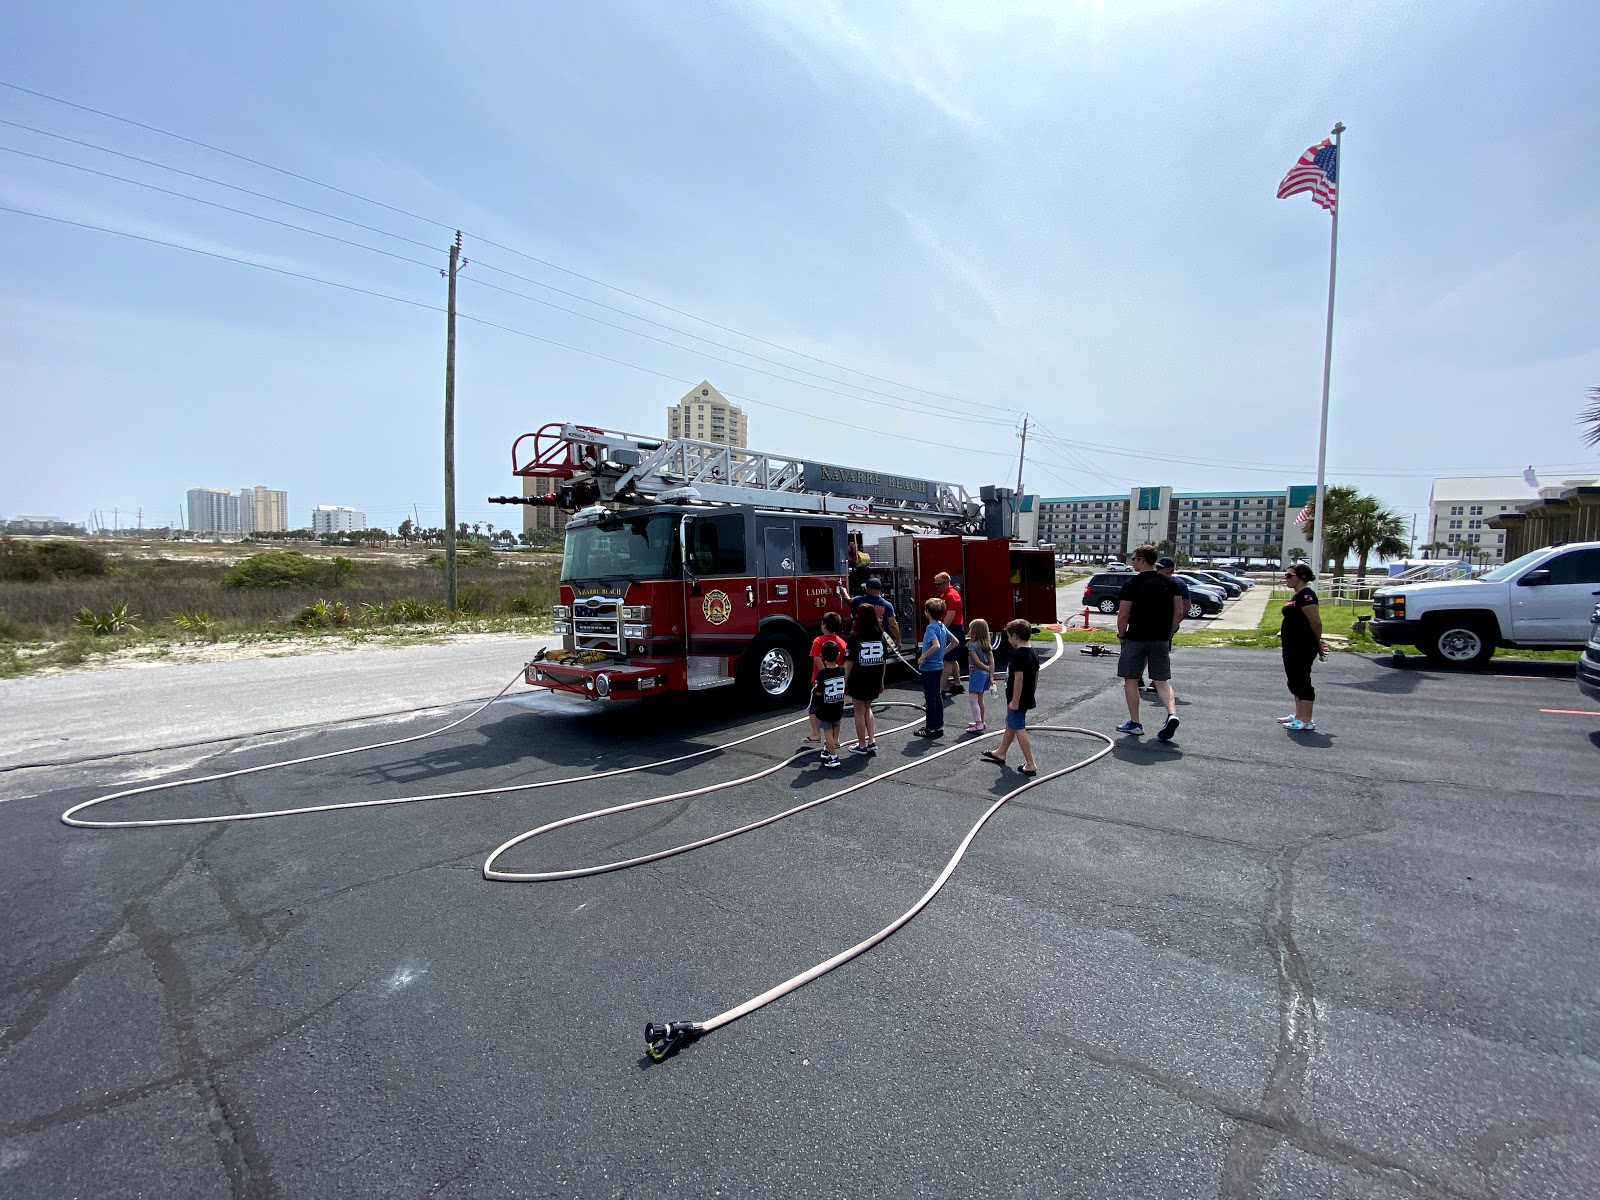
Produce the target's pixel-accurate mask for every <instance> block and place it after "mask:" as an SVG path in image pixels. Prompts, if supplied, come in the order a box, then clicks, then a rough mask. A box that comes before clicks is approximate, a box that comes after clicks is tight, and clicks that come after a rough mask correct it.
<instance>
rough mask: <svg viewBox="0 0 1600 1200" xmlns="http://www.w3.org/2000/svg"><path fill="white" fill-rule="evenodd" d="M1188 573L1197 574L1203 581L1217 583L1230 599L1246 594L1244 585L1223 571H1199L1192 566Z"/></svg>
mask: <svg viewBox="0 0 1600 1200" xmlns="http://www.w3.org/2000/svg"><path fill="white" fill-rule="evenodd" d="M1186 574H1188V575H1192V576H1197V577H1198V578H1199V579H1200V580H1201V581H1202V582H1205V581H1207V580H1209V581H1210V582H1212V583H1214V584H1216V585H1217V586H1218V587H1219V588H1221V589H1222V593H1223V595H1225V596H1227V598H1228V599H1229V600H1237V599H1238V598H1239V597H1240V596H1242V595H1244V585H1243V584H1241V583H1239V582H1238V581H1237V580H1235V579H1230V578H1229V577H1228V576H1227V575H1225V574H1224V573H1223V572H1221V571H1197V570H1195V569H1194V568H1192V567H1191V568H1190V569H1189V570H1188V571H1187V572H1186Z"/></svg>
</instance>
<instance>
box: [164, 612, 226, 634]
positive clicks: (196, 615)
mask: <svg viewBox="0 0 1600 1200" xmlns="http://www.w3.org/2000/svg"><path fill="white" fill-rule="evenodd" d="M172 623H173V624H174V625H176V626H177V627H178V628H179V629H181V630H183V632H185V633H210V632H211V631H212V630H213V629H214V628H216V624H217V623H216V621H215V620H214V619H213V618H212V616H211V614H210V613H209V612H207V611H206V610H205V609H203V608H202V609H197V610H196V611H194V612H178V613H173V614H172Z"/></svg>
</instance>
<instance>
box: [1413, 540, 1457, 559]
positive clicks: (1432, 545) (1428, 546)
mask: <svg viewBox="0 0 1600 1200" xmlns="http://www.w3.org/2000/svg"><path fill="white" fill-rule="evenodd" d="M1417 549H1418V550H1421V551H1422V556H1423V557H1424V558H1430V557H1432V556H1433V555H1435V554H1443V553H1444V552H1445V551H1447V550H1449V549H1450V543H1449V542H1427V543H1424V544H1423V545H1421V546H1418V547H1417Z"/></svg>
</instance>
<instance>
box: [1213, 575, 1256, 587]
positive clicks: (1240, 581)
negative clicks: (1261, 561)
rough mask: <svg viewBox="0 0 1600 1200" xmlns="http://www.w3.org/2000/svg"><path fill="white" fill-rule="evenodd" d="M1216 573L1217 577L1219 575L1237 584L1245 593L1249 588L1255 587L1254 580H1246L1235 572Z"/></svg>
mask: <svg viewBox="0 0 1600 1200" xmlns="http://www.w3.org/2000/svg"><path fill="white" fill-rule="evenodd" d="M1216 573H1217V574H1218V575H1221V576H1222V577H1223V578H1224V579H1231V580H1233V582H1235V583H1237V584H1238V585H1239V586H1240V587H1242V588H1243V589H1244V590H1245V591H1247V592H1248V591H1249V590H1250V589H1251V588H1253V587H1255V585H1256V581H1255V580H1254V579H1250V578H1247V577H1246V576H1244V575H1241V574H1239V573H1238V572H1237V571H1220V570H1219V571H1217V572H1216Z"/></svg>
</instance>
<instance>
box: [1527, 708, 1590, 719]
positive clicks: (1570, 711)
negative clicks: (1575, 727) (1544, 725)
mask: <svg viewBox="0 0 1600 1200" xmlns="http://www.w3.org/2000/svg"><path fill="white" fill-rule="evenodd" d="M1539 711H1540V712H1542V713H1559V714H1560V715H1561V716H1564V717H1600V712H1590V711H1589V710H1588V709H1587V708H1541V709H1540V710H1539Z"/></svg>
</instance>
